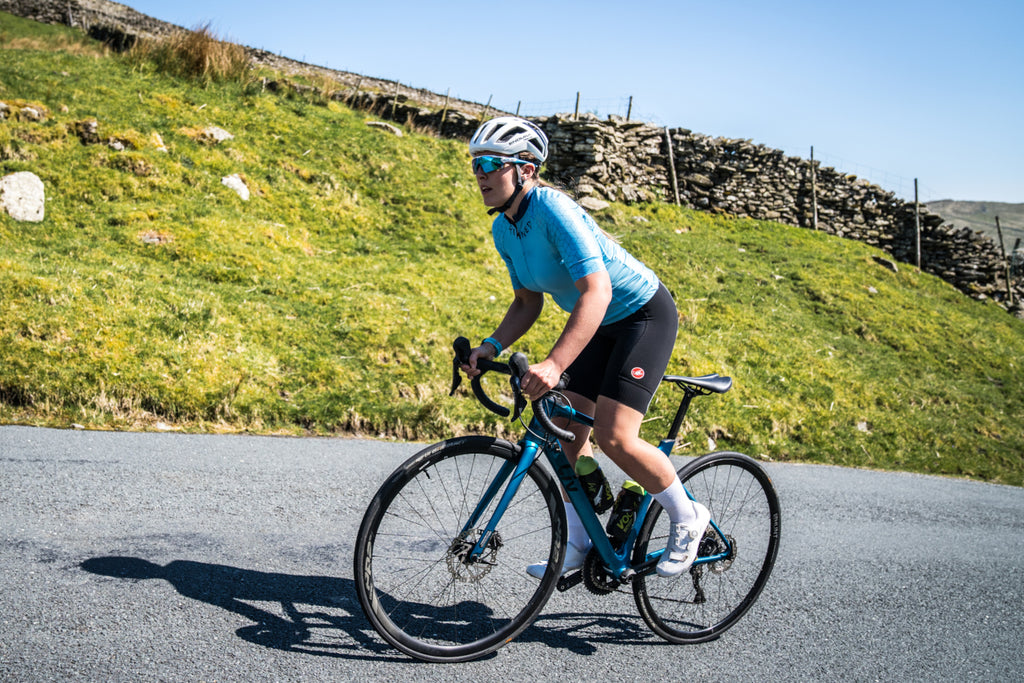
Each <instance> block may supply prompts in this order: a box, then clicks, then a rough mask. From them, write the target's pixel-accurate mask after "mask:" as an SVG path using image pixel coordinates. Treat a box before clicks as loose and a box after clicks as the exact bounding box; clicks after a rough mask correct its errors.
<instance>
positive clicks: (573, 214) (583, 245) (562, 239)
mask: <svg viewBox="0 0 1024 683" xmlns="http://www.w3.org/2000/svg"><path fill="white" fill-rule="evenodd" d="M551 194H552V196H551V200H550V201H548V202H545V204H544V209H545V211H547V212H548V213H549V217H548V218H549V220H546V221H545V224H546V225H547V227H548V231H549V235H548V237H549V239H550V240H551V242H552V244H554V245H555V249H556V250H557V251H558V254H559V256H561V258H562V263H563V264H564V265H565V268H566V270H568V271H569V275H570V277H572V279H573V281H574V282H575V281H576V280H579V279H580V278H582V277H586V276H587V275H590V274H592V273H598V272H601V271H603V270H607V268H606V267H605V263H604V255H603V254H602V253H601V245H600V241H599V237H598V229H597V225H596V224H594V222H593V219H591V218H590V217H589V216H587V215H586V214H585V213H584V212H583V209H581V208H580V207H579V206H578V205H577V204H576V202H574V201H572V199H570V198H569V197H567V196H566V195H563V194H562V193H561V192H552V193H551Z"/></svg>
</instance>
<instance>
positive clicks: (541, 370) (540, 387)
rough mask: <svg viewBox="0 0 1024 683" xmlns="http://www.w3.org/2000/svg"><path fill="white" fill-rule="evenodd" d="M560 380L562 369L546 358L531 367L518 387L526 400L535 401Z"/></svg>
mask: <svg viewBox="0 0 1024 683" xmlns="http://www.w3.org/2000/svg"><path fill="white" fill-rule="evenodd" d="M561 379H562V369H561V368H559V367H558V366H557V365H555V362H554V361H553V360H551V359H550V358H548V359H546V360H542V361H541V362H539V363H537V364H536V365H531V366H530V370H529V371H528V372H527V373H526V374H525V375H523V378H522V380H521V382H520V386H521V387H522V388H523V393H524V394H526V397H527V398H529V399H530V400H531V401H536V400H537V399H539V398H541V397H542V396H544V394H546V393H548V392H549V391H551V390H552V389H554V388H555V385H557V384H558V383H559V381H561Z"/></svg>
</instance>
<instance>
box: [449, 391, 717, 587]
mask: <svg viewBox="0 0 1024 683" xmlns="http://www.w3.org/2000/svg"><path fill="white" fill-rule="evenodd" d="M691 398H692V396H690V395H689V394H687V395H686V396H685V397H684V399H683V402H682V403H681V405H680V407H679V411H678V412H677V413H676V419H675V420H674V421H673V424H672V428H671V429H670V431H669V435H668V436H667V437H666V438H665V439H664V440H663V441H662V442H661V444H659V446H658V448H659V450H661V451H662V452H663V453H665V455H666V457H667V456H668V455H669V454H670V453H671V452H672V448H673V446H674V445H675V442H676V436H677V435H678V432H679V427H680V425H681V424H682V417H683V415H685V414H686V410H687V409H688V408H689V404H690V399H691ZM543 401H544V403H545V408H546V412H547V413H548V415H550V416H551V417H552V418H553V419H554V418H567V419H569V420H570V421H573V422H578V423H580V424H583V425H586V426H588V427H593V426H594V419H593V418H592V417H591V416H589V415H586V414H585V413H581V412H579V411H577V410H575V409H574V408H572V407H571V406H567V405H564V404H560V403H556V402H554V401H552V400H551V399H543ZM519 448H520V455H519V458H518V460H516V461H511V460H510V461H508V462H506V463H505V464H504V465H503V466H502V467H501V469H500V470H499V471H498V474H497V475H496V476H495V478H494V481H492V482H491V484H490V486H489V487H488V488H487V491H486V492H484V495H483V497H482V498H481V499H480V502H479V503H477V506H476V508H475V509H474V510H473V513H472V514H471V515H470V516H469V519H468V520H467V521H466V524H465V526H464V527H463V528H462V534H463V535H466V534H467V532H469V530H470V529H473V528H477V526H478V524H479V522H480V520H481V518H482V517H483V514H484V511H485V510H486V509H487V508H488V507H489V506H490V504H491V502H492V501H493V500H494V499H495V497H496V496H498V494H499V493H500V494H501V498H500V499H499V500H498V503H497V505H496V506H495V509H494V512H493V513H492V514H491V518H490V519H489V520H488V522H487V526H486V527H485V528H484V531H483V533H482V534H480V537H479V539H478V540H477V542H476V544H475V545H474V546H473V550H472V551H471V552H470V554H469V556H468V558H467V559H477V558H479V557H480V556H481V554H482V553H483V552H484V550H485V549H486V548H487V545H488V543H489V541H490V539H491V537H492V536H493V535H494V531H495V529H497V527H498V523H499V521H500V520H501V517H502V515H503V514H504V513H505V510H506V509H508V506H509V504H510V503H511V502H512V499H513V498H515V495H516V493H517V492H518V491H519V485H520V484H521V483H522V481H523V478H524V477H525V476H526V473H527V472H528V471H529V469H530V468H531V467H533V466H534V464H535V463H536V461H537V459H538V458H539V457H540V455H541V453H543V454H544V455H545V456H547V459H548V462H549V463H550V464H551V467H552V469H553V470H554V472H555V475H556V477H557V478H558V481H559V482H561V484H562V488H563V489H564V490H565V492H566V494H567V495H568V496H569V501H570V502H571V503H572V506H573V507H574V508H576V511H577V512H578V513H579V516H580V520H581V521H582V522H583V527H584V528H585V529H586V531H587V535H588V536H590V539H591V540H592V541H593V543H594V549H595V550H596V551H597V553H598V555H599V556H600V557H601V560H602V561H603V562H604V566H605V568H606V570H607V571H608V573H609V574H610V575H611V576H612V577H613V578H615V579H616V580H623V579H628V578H632V576H634V575H637V574H641V575H642V574H649V573H650V572H652V571H653V570H654V566H655V565H656V564H657V563H658V559H659V558H660V557H661V555H662V553H663V552H664V548H658V549H657V550H656V551H653V552H648V553H647V554H646V556H645V557H644V560H643V561H642V562H640V563H639V564H637V565H631V564H630V562H629V555H630V553H631V552H632V550H633V543H634V542H636V538H637V534H638V533H639V532H640V527H641V526H642V525H643V523H644V519H645V518H646V517H647V511H648V510H649V509H650V507H651V503H652V502H653V500H654V499H653V498H652V497H651V494H650V493H647V494H646V495H644V497H643V500H642V501H641V503H640V509H639V511H638V514H637V516H636V520H635V521H634V522H633V526H632V528H631V529H630V530H629V534H628V535H627V536H626V539H625V542H624V543H623V544H622V549H621V550H619V551H616V550H615V548H613V547H612V544H611V541H610V540H609V538H608V535H607V534H606V533H605V530H604V525H603V524H602V523H601V520H600V519H599V518H598V516H597V514H596V513H595V512H594V508H593V507H592V505H591V503H590V500H589V499H588V498H587V496H586V494H585V493H584V492H583V488H582V487H581V486H580V481H579V479H578V478H577V477H576V472H575V471H574V469H573V467H572V465H570V464H569V460H568V458H567V457H566V455H565V453H564V451H563V450H562V447H561V444H559V442H558V440H557V439H556V438H555V437H554V436H552V435H550V434H548V433H547V432H546V431H545V429H544V428H543V427H542V426H541V425H540V423H539V422H538V421H537V419H536V418H534V419H533V420H531V422H530V426H529V428H528V429H527V433H526V436H525V437H523V440H522V441H520V442H519ZM503 488H504V491H502V489H503ZM686 495H687V496H689V497H690V500H695V498H694V497H693V494H692V493H690V491H689V490H688V489H687V490H686ZM711 527H712V528H713V529H714V530H715V532H716V533H717V534H718V536H719V537H720V538H721V539H722V540H723V541H724V543H725V547H726V550H725V552H721V553H718V554H716V555H710V556H707V557H698V558H697V559H696V560H694V565H699V564H706V563H709V562H717V561H719V560H724V559H726V558H727V557H728V556H729V555H730V554H731V553H732V542H731V541H730V540H729V538H728V537H727V536H726V535H725V534H724V533H722V531H721V529H719V527H718V525H717V524H715V521H714V519H712V520H711Z"/></svg>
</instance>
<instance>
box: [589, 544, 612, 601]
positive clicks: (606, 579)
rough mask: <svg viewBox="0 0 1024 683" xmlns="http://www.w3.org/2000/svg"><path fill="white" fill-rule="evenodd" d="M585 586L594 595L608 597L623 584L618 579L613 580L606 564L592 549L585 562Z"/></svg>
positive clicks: (595, 550) (594, 549)
mask: <svg viewBox="0 0 1024 683" xmlns="http://www.w3.org/2000/svg"><path fill="white" fill-rule="evenodd" d="M581 571H582V572H583V585H585V586H586V587H587V590H588V591H590V592H591V593H593V594H594V595H608V594H609V593H613V592H615V590H616V589H617V588H618V587H619V586H620V585H621V584H622V582H621V581H619V580H618V579H613V578H612V577H611V575H609V574H608V572H607V571H606V570H605V568H604V562H603V561H602V560H601V555H600V554H598V552H597V549H596V548H591V549H590V552H589V553H587V557H586V558H585V559H584V560H583V569H582V570H581Z"/></svg>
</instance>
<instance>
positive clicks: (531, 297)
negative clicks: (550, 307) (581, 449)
mask: <svg viewBox="0 0 1024 683" xmlns="http://www.w3.org/2000/svg"><path fill="white" fill-rule="evenodd" d="M543 309H544V295H543V294H538V293H536V292H530V291H528V290H525V291H520V290H517V291H516V296H515V299H513V300H512V303H511V304H510V305H509V307H508V310H507V311H506V312H505V317H504V318H503V319H502V321H501V324H500V325H498V327H497V329H495V330H494V334H492V335H491V336H492V337H494V338H495V339H497V340H498V341H499V342H500V343H501V345H502V346H503V347H504V348H506V349H507V348H508V347H510V346H511V345H512V344H514V343H515V342H516V341H517V340H518V339H519V338H520V337H522V336H523V335H524V334H526V332H527V331H528V330H529V329H530V328H531V327H533V324H534V323H535V322H537V318H539V317H540V313H541V311H542V310H543Z"/></svg>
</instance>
